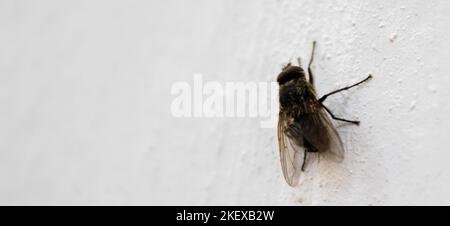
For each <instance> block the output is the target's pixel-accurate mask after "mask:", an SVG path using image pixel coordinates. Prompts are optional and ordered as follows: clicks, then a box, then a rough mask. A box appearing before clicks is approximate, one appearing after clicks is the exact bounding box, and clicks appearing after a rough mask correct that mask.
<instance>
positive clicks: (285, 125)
mask: <svg viewBox="0 0 450 226" xmlns="http://www.w3.org/2000/svg"><path fill="white" fill-rule="evenodd" d="M278 144H279V148H280V159H281V168H282V170H283V175H284V179H285V180H286V182H287V183H288V184H289V185H290V186H292V187H294V186H296V185H297V184H298V179H299V176H300V173H301V167H302V164H303V157H304V154H305V148H304V145H303V137H302V136H301V130H300V128H299V124H298V123H297V122H294V119H293V118H292V117H290V116H288V115H287V114H286V113H283V112H280V115H279V119H278Z"/></svg>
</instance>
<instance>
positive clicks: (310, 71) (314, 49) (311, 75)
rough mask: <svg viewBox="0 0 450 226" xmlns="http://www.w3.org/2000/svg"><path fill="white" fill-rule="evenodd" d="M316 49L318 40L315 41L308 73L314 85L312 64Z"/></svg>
mask: <svg viewBox="0 0 450 226" xmlns="http://www.w3.org/2000/svg"><path fill="white" fill-rule="evenodd" d="M315 51H316V41H314V42H313V47H312V52H311V58H310V59H309V64H308V75H309V82H310V83H311V84H312V85H313V86H314V76H313V73H312V70H311V64H312V63H313V60H314V52H315Z"/></svg>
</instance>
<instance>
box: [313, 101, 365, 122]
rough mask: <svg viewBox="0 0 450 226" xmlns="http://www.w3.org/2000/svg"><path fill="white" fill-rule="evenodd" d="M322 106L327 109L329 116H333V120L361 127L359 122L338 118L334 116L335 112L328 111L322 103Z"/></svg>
mask: <svg viewBox="0 0 450 226" xmlns="http://www.w3.org/2000/svg"><path fill="white" fill-rule="evenodd" d="M320 105H322V107H323V108H324V109H325V111H327V112H328V114H330V115H331V118H333V119H334V120H338V121H343V122H349V123H353V124H355V125H359V121H353V120H348V119H343V118H339V117H336V116H334V114H333V112H331V111H330V109H328V108H327V107H326V106H325V105H323V104H322V103H320Z"/></svg>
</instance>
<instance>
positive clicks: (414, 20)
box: [0, 0, 450, 205]
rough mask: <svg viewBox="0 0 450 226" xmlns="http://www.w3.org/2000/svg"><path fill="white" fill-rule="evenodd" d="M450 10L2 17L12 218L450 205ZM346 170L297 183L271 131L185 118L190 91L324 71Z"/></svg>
mask: <svg viewBox="0 0 450 226" xmlns="http://www.w3.org/2000/svg"><path fill="white" fill-rule="evenodd" d="M449 11H450V2H449V1H446V0H440V1H421V0H414V1H411V0H399V1H384V2H380V1H360V0H353V1H317V0H314V1H297V0H285V1H282V0H265V1H260V0H251V1H250V0H248V1H237V0H235V1H228V0H221V1H219V0H217V1H210V0H202V1H200V0H192V1H182V0H179V1H173V0H171V1H56V0H55V1H46V0H43V1H12V0H11V1H6V0H3V1H0V27H1V30H0V49H1V51H0V125H1V126H0V204H159V205H169V204H182V205H200V204H207V205H235V204H236V205H291V204H293V205H311V204H312V205H330V204H344V205H349V204H358V205H390V204H447V205H448V204H450V150H449V149H448V145H447V143H445V142H448V139H449V132H450V131H449V130H450V119H449V115H450V105H449V104H448V101H450V89H449V88H448V87H449V86H450V76H449V75H450V64H449V62H448V61H449V59H450V30H449V27H450V14H449V13H448V12H449ZM312 40H317V41H318V49H317V54H318V55H317V56H318V57H317V61H316V63H315V68H314V70H315V74H316V81H317V86H318V92H319V93H320V94H324V93H326V92H328V91H331V90H333V89H335V88H338V87H342V86H344V85H346V84H351V83H353V82H356V81H358V80H359V79H361V78H364V77H365V76H367V74H368V73H372V74H373V75H374V76H375V79H374V80H372V81H371V82H370V83H368V84H365V85H364V86H362V87H359V88H356V89H355V90H351V91H349V92H346V93H343V94H341V95H336V96H334V97H332V98H330V99H329V100H327V103H328V105H329V107H330V108H331V109H333V110H334V111H335V112H336V114H338V115H343V116H346V117H348V118H358V119H360V120H361V121H362V124H361V126H359V127H354V126H348V125H343V124H338V125H340V126H339V127H338V130H339V132H340V134H341V136H342V138H343V140H344V143H345V147H346V149H347V155H346V159H345V161H344V162H343V163H342V164H336V163H329V162H325V161H320V162H317V161H313V163H312V164H310V166H309V167H308V170H307V172H306V174H305V175H303V177H302V182H301V184H300V185H299V187H297V188H295V189H292V188H290V187H288V186H287V185H286V183H285V182H284V179H283V177H282V174H281V169H280V163H279V157H278V146H277V140H276V129H261V128H260V127H259V122H260V119H258V118H242V119H232V118H224V119H214V118H212V119H204V118H202V119H186V118H173V117H172V115H171V113H170V104H171V101H172V99H173V96H172V95H171V94H170V88H171V86H172V84H173V83H174V82H175V81H188V82H191V81H192V74H193V73H202V74H203V75H204V79H205V80H214V81H218V82H226V81H257V82H259V81H274V79H275V76H276V75H277V74H278V72H279V71H280V67H281V65H282V64H283V63H285V62H286V61H287V60H288V59H289V58H295V57H296V56H299V55H300V56H303V57H305V58H307V57H309V51H310V47H311V42H312Z"/></svg>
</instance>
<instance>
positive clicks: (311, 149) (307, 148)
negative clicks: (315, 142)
mask: <svg viewBox="0 0 450 226" xmlns="http://www.w3.org/2000/svg"><path fill="white" fill-rule="evenodd" d="M303 143H304V144H305V155H304V156H303V164H302V171H305V165H306V155H307V153H308V152H312V153H315V152H319V150H317V148H316V147H314V146H312V145H311V144H310V143H309V142H308V141H307V140H306V139H305V138H303Z"/></svg>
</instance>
